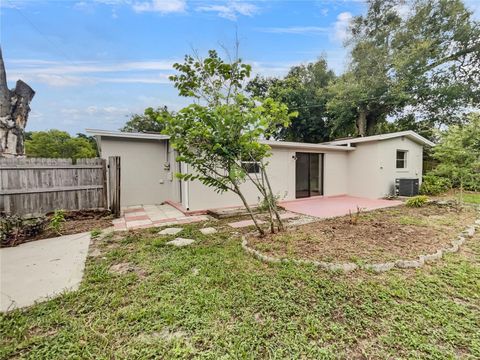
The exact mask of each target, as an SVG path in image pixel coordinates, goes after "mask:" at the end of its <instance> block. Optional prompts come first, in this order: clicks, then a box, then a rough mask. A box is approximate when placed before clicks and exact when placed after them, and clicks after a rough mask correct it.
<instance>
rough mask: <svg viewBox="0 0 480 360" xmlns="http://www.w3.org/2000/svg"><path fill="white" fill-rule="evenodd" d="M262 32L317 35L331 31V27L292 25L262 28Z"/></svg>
mask: <svg viewBox="0 0 480 360" xmlns="http://www.w3.org/2000/svg"><path fill="white" fill-rule="evenodd" d="M258 30H259V31H261V32H266V33H273V34H302V35H317V34H323V33H326V32H328V31H330V29H329V28H326V27H320V26H290V27H271V28H260V29H258Z"/></svg>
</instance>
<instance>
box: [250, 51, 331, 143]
mask: <svg viewBox="0 0 480 360" xmlns="http://www.w3.org/2000/svg"><path fill="white" fill-rule="evenodd" d="M333 79H335V74H334V72H333V71H332V70H329V69H328V66H327V62H326V60H325V59H322V58H321V59H319V60H318V61H316V62H314V63H308V64H306V65H299V66H294V67H292V68H291V69H290V71H289V72H288V74H287V75H286V76H285V77H284V78H283V79H274V78H261V77H258V76H257V77H255V78H254V79H253V80H252V81H251V82H250V83H249V84H248V86H247V90H248V91H250V92H251V93H252V94H253V95H255V96H260V97H264V98H265V97H271V98H274V99H275V100H277V101H280V102H283V103H284V104H286V105H287V106H288V108H289V109H290V110H296V111H297V112H298V116H297V117H296V118H294V119H293V120H292V123H291V125H290V126H289V127H286V128H285V127H282V128H279V129H278V131H277V132H276V133H275V137H276V138H277V139H282V140H288V141H301V142H313V143H315V142H321V141H326V140H329V136H330V132H331V130H330V128H329V127H330V123H329V120H328V117H327V112H326V104H327V100H328V92H327V87H328V85H329V83H330V82H331V81H332V80H333Z"/></svg>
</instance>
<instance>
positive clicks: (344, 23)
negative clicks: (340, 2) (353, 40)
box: [334, 11, 353, 42]
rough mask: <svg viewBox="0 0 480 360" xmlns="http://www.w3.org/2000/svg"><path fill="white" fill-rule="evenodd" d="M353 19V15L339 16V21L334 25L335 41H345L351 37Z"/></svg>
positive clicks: (345, 13)
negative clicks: (350, 29) (350, 28)
mask: <svg viewBox="0 0 480 360" xmlns="http://www.w3.org/2000/svg"><path fill="white" fill-rule="evenodd" d="M352 19H353V15H352V14H351V13H349V12H348V11H347V12H342V13H340V14H338V16H337V21H336V22H335V25H334V38H335V40H339V41H342V42H343V41H345V40H347V39H348V37H349V36H350V33H349V27H350V23H351V21H352Z"/></svg>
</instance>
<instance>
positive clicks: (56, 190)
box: [0, 158, 107, 215]
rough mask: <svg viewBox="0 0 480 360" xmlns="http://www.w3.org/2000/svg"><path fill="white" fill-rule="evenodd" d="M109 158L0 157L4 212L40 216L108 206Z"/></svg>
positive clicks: (0, 194) (0, 201)
mask: <svg viewBox="0 0 480 360" xmlns="http://www.w3.org/2000/svg"><path fill="white" fill-rule="evenodd" d="M106 176H107V175H106V164H105V160H102V159H98V158H94V159H77V161H76V163H75V164H74V163H73V162H72V160H71V159H42V158H0V212H5V213H7V214H15V215H27V214H28V215H30V214H31V215H39V214H45V213H47V212H49V211H53V210H56V209H65V210H81V209H98V208H106V207H107V185H106V180H107V179H106Z"/></svg>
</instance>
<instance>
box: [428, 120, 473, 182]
mask: <svg viewBox="0 0 480 360" xmlns="http://www.w3.org/2000/svg"><path fill="white" fill-rule="evenodd" d="M433 156H434V158H435V159H437V160H438V161H439V162H440V164H439V165H438V166H437V168H436V169H435V170H434V174H437V175H440V176H443V177H446V178H447V179H449V180H450V181H451V183H452V185H453V186H455V187H460V188H464V189H467V190H473V191H479V190H480V114H479V113H476V114H471V115H470V117H469V122H468V123H467V124H466V125H464V126H451V127H450V128H449V129H448V130H447V131H445V132H444V133H443V134H442V137H441V140H440V142H439V144H438V145H437V146H436V147H435V148H434V154H433Z"/></svg>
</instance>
